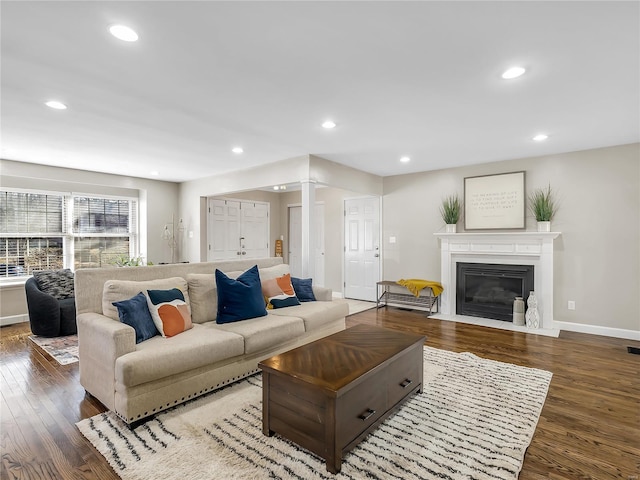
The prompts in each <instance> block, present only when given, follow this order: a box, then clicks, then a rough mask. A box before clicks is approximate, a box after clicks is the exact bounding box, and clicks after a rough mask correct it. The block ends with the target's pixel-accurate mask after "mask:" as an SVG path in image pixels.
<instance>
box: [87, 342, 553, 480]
mask: <svg viewBox="0 0 640 480" xmlns="http://www.w3.org/2000/svg"><path fill="white" fill-rule="evenodd" d="M424 358H425V383H424V393H423V394H420V395H414V396H413V397H412V398H411V399H410V400H409V401H408V402H407V403H405V404H404V405H403V406H402V407H401V408H400V409H399V410H398V411H397V413H395V414H394V415H392V416H390V417H389V418H388V419H387V420H386V421H385V422H384V423H383V424H381V425H380V426H379V427H378V429H376V430H375V431H374V432H373V433H372V434H370V435H369V436H368V437H367V438H366V439H365V440H364V441H363V442H362V443H361V444H360V445H358V446H357V447H356V448H354V449H353V450H352V451H351V452H349V453H348V454H347V455H346V456H345V459H344V461H343V464H342V471H341V472H340V473H339V474H338V475H335V476H334V475H331V474H329V473H328V472H327V471H326V468H325V463H324V461H323V460H321V459H319V458H318V457H316V456H314V455H313V454H311V453H308V452H307V451H305V450H302V449H301V448H299V447H297V446H296V445H295V444H292V443H290V442H288V441H285V440H283V439H281V438H280V437H278V436H277V435H276V436H274V437H266V436H264V435H263V434H262V406H261V399H262V392H261V388H260V387H261V377H260V376H259V375H255V376H253V377H250V378H248V379H245V380H243V381H241V382H239V383H237V384H235V385H233V386H231V387H229V388H226V389H223V390H220V391H218V392H214V393H212V394H209V395H207V396H206V397H203V398H200V399H198V400H195V401H193V402H190V403H188V404H186V405H182V406H179V407H176V408H175V409H173V410H170V411H168V412H165V413H162V414H160V415H158V416H157V417H156V418H155V419H153V420H150V421H148V422H147V423H146V424H144V425H141V426H139V427H138V428H136V429H135V430H134V431H131V430H130V429H128V427H126V426H125V425H124V424H123V423H122V422H121V421H120V420H119V419H118V418H117V417H116V416H115V415H113V414H112V413H108V414H102V415H96V416H95V417H92V418H89V419H86V420H83V421H81V422H79V423H78V424H77V425H78V428H79V429H80V431H81V432H82V433H83V435H84V436H85V437H87V438H88V439H89V441H91V443H92V444H93V445H94V446H95V447H96V448H97V449H98V451H100V453H101V454H102V455H104V457H105V458H106V459H107V461H108V462H109V464H110V465H111V466H112V467H113V469H114V470H115V471H116V472H117V473H118V474H119V475H120V476H121V477H122V478H123V479H125V480H133V479H136V480H137V479H139V480H147V479H149V478H158V479H159V478H161V479H164V480H169V479H176V480H177V479H180V480H182V479H185V478H188V479H190V480H197V479H207V480H208V479H213V478H216V479H224V480H229V479H251V480H259V479H270V478H281V479H300V480H311V479H333V478H336V479H354V480H356V479H357V480H360V479H364V478H372V479H403V480H406V479H425V480H426V479H450V480H458V479H493V480H495V479H516V478H517V477H518V473H519V472H520V469H521V468H522V461H523V459H524V454H525V450H526V448H527V446H528V445H529V443H530V442H531V438H532V436H533V433H534V431H535V428H536V424H537V422H538V418H539V415H540V411H541V410H542V406H543V404H544V401H545V398H546V395H547V389H548V387H549V383H550V381H551V373H550V372H547V371H544V370H537V369H531V368H525V367H519V366H516V365H512V364H508V363H500V362H495V361H491V360H486V359H482V358H479V357H477V356H475V355H473V354H471V353H453V352H447V351H444V350H437V349H434V348H429V347H425V350H424Z"/></svg>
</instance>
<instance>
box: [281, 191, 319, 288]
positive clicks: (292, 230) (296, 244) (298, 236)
mask: <svg viewBox="0 0 640 480" xmlns="http://www.w3.org/2000/svg"><path fill="white" fill-rule="evenodd" d="M313 215H314V222H315V228H314V238H313V239H312V252H311V261H312V262H313V284H314V285H318V286H320V287H323V286H324V269H325V263H324V259H325V256H324V204H323V203H316V206H315V210H314V212H313ZM288 253H289V269H290V271H291V276H293V277H301V276H302V207H301V206H298V205H295V206H289V250H288Z"/></svg>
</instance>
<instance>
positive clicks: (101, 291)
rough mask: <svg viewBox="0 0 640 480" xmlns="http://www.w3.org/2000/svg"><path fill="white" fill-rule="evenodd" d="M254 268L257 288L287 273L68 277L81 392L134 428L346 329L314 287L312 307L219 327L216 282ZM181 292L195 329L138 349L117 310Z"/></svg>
mask: <svg viewBox="0 0 640 480" xmlns="http://www.w3.org/2000/svg"><path fill="white" fill-rule="evenodd" d="M256 264H257V265H258V267H259V272H260V279H261V280H266V279H269V278H276V277H278V276H281V275H283V274H285V273H288V272H289V266H288V265H286V264H283V263H282V259H281V258H266V259H259V260H235V261H225V262H207V263H193V264H173V265H157V266H148V267H128V268H109V269H100V268H92V269H79V270H78V271H77V272H76V276H75V292H76V309H77V322H78V338H79V354H80V383H81V384H82V386H83V387H84V388H85V390H86V391H87V392H88V393H89V394H91V395H93V396H94V397H96V398H97V399H98V400H100V401H101V402H102V403H103V404H104V405H105V406H106V407H107V408H109V409H110V410H112V411H114V412H115V413H117V414H118V415H119V416H120V417H121V418H122V419H123V420H124V421H125V422H127V423H132V422H136V421H139V420H141V419H143V418H145V417H148V416H150V415H153V414H155V413H157V412H160V411H162V410H164V409H166V408H169V407H172V406H174V405H176V404H179V403H181V402H184V401H187V400H189V399H192V398H195V397H197V396H199V395H202V394H204V393H207V392H209V391H212V390H215V389H217V388H220V387H222V386H224V385H226V384H228V383H231V382H234V381H236V380H239V379H241V378H244V377H246V376H248V375H250V374H253V373H255V372H257V371H258V368H257V365H258V362H260V361H261V360H263V359H265V358H268V357H270V356H273V355H276V354H278V353H281V352H284V351H287V350H290V349H292V348H295V347H297V346H300V345H303V344H305V343H308V342H310V341H313V340H316V339H318V338H322V337H324V336H326V335H330V334H332V333H335V332H337V331H340V330H343V329H344V328H345V317H346V315H347V314H348V311H349V309H348V305H347V303H346V302H344V301H342V300H332V292H331V290H330V289H327V288H322V287H317V286H313V292H314V295H315V297H316V299H317V300H318V301H316V302H304V303H302V304H301V305H296V306H291V307H285V308H279V309H275V310H269V311H268V315H266V316H263V317H258V318H252V319H248V320H242V321H239V322H234V323H227V324H220V325H219V324H216V322H215V318H216V311H217V291H216V284H215V277H214V272H215V269H216V268H217V269H219V270H221V271H222V272H225V273H226V274H227V275H228V276H229V277H231V278H236V277H237V276H239V275H240V274H241V273H242V272H243V271H245V270H246V269H248V268H250V267H252V266H253V265H256ZM175 286H180V288H181V290H183V292H184V293H185V300H186V301H187V303H189V305H190V310H191V316H192V321H193V328H192V329H190V330H187V331H185V332H183V333H180V334H178V335H176V336H174V337H169V338H165V337H162V336H159V335H158V336H156V337H153V338H151V339H149V340H146V341H144V342H141V343H138V344H136V343H135V331H134V329H133V328H132V327H130V326H128V325H126V324H124V323H121V322H120V321H119V319H118V312H117V309H116V308H115V307H114V306H113V305H112V302H114V301H120V300H126V299H127V298H131V297H132V296H134V295H136V294H137V293H138V292H140V291H144V290H145V289H163V288H173V287H175Z"/></svg>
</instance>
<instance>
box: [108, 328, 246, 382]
mask: <svg viewBox="0 0 640 480" xmlns="http://www.w3.org/2000/svg"><path fill="white" fill-rule="evenodd" d="M243 353H244V339H243V338H242V337H241V336H240V335H238V334H236V333H232V332H226V331H224V330H215V329H211V328H205V326H203V325H197V324H196V325H194V326H193V328H192V329H191V330H187V331H186V332H184V333H181V334H180V335H176V336H175V337H170V338H165V337H161V336H160V335H157V336H155V337H153V338H151V339H149V340H147V341H146V342H142V343H140V344H138V345H136V351H135V352H131V353H128V354H126V355H123V356H121V357H118V359H117V360H116V372H115V374H116V381H117V382H118V383H120V384H122V385H124V386H126V387H132V386H135V385H140V384H143V383H146V382H151V381H154V380H158V379H161V378H165V377H169V376H171V375H175V374H179V373H183V372H188V371H190V370H193V369H196V368H200V367H203V366H205V365H210V364H212V363H216V362H219V361H222V360H225V359H228V358H233V357H237V356H238V355H242V354H243Z"/></svg>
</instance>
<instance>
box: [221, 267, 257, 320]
mask: <svg viewBox="0 0 640 480" xmlns="http://www.w3.org/2000/svg"><path fill="white" fill-rule="evenodd" d="M216 285H217V290H218V316H217V318H216V323H231V322H237V321H240V320H246V319H248V318H255V317H264V316H265V315H266V314H267V310H266V308H265V304H264V297H263V296H262V286H261V284H260V274H259V273H258V266H257V265H254V266H253V267H251V268H250V269H249V270H247V271H246V272H244V273H243V274H242V275H240V276H239V277H238V278H237V279H236V280H234V279H232V278H229V277H227V276H226V275H225V274H224V273H223V272H221V271H220V270H218V269H217V268H216Z"/></svg>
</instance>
